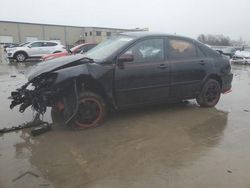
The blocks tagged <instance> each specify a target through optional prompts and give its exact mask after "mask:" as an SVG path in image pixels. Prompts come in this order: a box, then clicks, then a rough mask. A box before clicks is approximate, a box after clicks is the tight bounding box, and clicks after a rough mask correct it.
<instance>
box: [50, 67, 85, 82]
mask: <svg viewBox="0 0 250 188" xmlns="http://www.w3.org/2000/svg"><path fill="white" fill-rule="evenodd" d="M53 73H56V74H57V77H56V80H55V84H59V83H61V82H63V81H65V80H69V79H72V78H76V77H79V76H81V75H89V70H88V68H87V66H86V64H82V65H78V66H73V67H68V68H64V69H60V70H58V71H54V72H53Z"/></svg>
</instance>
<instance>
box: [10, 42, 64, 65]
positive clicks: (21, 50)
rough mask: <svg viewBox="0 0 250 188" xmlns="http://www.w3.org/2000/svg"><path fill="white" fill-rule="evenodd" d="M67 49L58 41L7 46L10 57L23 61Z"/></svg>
mask: <svg viewBox="0 0 250 188" xmlns="http://www.w3.org/2000/svg"><path fill="white" fill-rule="evenodd" d="M65 50H66V49H65V46H63V45H62V44H61V43H60V42H58V41H34V42H30V43H27V44H25V45H23V46H18V47H14V48H6V52H7V56H8V58H9V59H16V60H17V61H18V62H23V61H25V60H26V59H28V58H39V57H42V56H43V55H45V54H51V53H58V52H63V51H65Z"/></svg>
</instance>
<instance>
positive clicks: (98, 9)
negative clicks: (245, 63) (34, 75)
mask: <svg viewBox="0 0 250 188" xmlns="http://www.w3.org/2000/svg"><path fill="white" fill-rule="evenodd" d="M0 20H5V21H21V22H36V23H49V24H63V25H77V26H78V25H79V26H96V27H115V28H136V27H142V28H144V27H147V28H149V30H150V31H156V32H165V33H176V34H179V35H186V36H190V37H193V38H196V37H197V36H198V35H199V34H201V33H204V34H210V33H211V34H224V35H226V36H229V37H231V38H233V39H239V38H240V37H242V38H243V39H245V40H247V41H250V0H0Z"/></svg>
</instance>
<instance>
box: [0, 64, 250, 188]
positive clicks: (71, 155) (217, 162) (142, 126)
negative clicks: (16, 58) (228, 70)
mask: <svg viewBox="0 0 250 188" xmlns="http://www.w3.org/2000/svg"><path fill="white" fill-rule="evenodd" d="M30 65H32V63H28V64H18V65H17V64H15V63H13V64H10V65H4V64H0V99H1V107H0V117H1V119H0V127H10V126H13V125H18V124H21V123H23V122H25V121H29V120H31V118H32V112H31V111H30V110H27V111H26V112H25V113H24V114H20V113H19V112H18V110H17V109H14V110H10V109H9V103H10V101H9V100H8V99H7V98H8V96H9V95H10V91H12V90H14V89H15V88H17V87H18V86H21V84H22V83H24V82H25V77H24V75H23V74H22V73H23V72H24V71H25V70H26V69H28V68H29V66H30ZM232 68H233V73H234V80H233V92H231V93H229V94H226V95H222V97H221V100H220V102H219V103H218V105H217V106H216V108H199V107H198V105H197V104H196V103H195V101H188V102H183V103H180V104H171V105H170V104H169V105H160V106H153V107H147V108H143V109H136V110H126V111H121V112H117V113H113V114H111V115H110V116H109V118H108V119H107V121H106V123H104V125H103V126H101V127H99V128H96V129H90V130H86V131H78V132H77V131H72V130H69V129H68V128H66V127H62V126H60V125H54V126H53V130H52V131H51V132H48V133H46V134H43V135H41V136H38V137H32V136H31V135H30V130H23V131H19V132H14V133H8V134H5V135H0V187H1V188H9V187H25V188H29V187H49V188H51V187H56V188H75V187H81V188H82V187H86V188H99V187H100V188H112V187H114V188H139V187H141V188H152V187H156V188H166V187H168V188H172V187H173V188H183V187H197V188H200V187H207V188H215V187H225V188H229V187H232V188H235V187H237V188H241V187H242V188H243V187H245V188H248V187H250V179H249V175H250V157H249V155H250V147H249V143H250V97H249V96H250V66H243V65H238V66H235V65H234V66H233V67H232ZM45 120H48V121H50V122H51V118H50V115H49V113H48V114H46V115H45Z"/></svg>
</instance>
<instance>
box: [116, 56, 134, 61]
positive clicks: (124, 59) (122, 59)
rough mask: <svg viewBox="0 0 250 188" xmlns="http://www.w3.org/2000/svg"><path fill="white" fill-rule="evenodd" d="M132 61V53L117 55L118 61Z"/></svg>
mask: <svg viewBox="0 0 250 188" xmlns="http://www.w3.org/2000/svg"><path fill="white" fill-rule="evenodd" d="M132 61H134V56H133V55H132V54H122V55H121V56H120V57H118V63H125V62H132Z"/></svg>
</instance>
